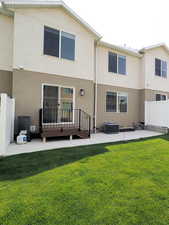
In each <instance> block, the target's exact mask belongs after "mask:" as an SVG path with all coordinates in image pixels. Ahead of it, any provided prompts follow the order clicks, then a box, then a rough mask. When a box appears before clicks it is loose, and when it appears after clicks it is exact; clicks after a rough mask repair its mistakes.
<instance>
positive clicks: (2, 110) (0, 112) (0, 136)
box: [0, 94, 7, 156]
mask: <svg viewBox="0 0 169 225" xmlns="http://www.w3.org/2000/svg"><path fill="white" fill-rule="evenodd" d="M0 99H1V100H0V127H1V129H0V156H4V155H5V152H6V147H7V146H6V122H7V121H6V111H7V95H6V94H1V95H0Z"/></svg>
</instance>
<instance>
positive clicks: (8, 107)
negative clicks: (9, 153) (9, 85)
mask: <svg viewBox="0 0 169 225" xmlns="http://www.w3.org/2000/svg"><path fill="white" fill-rule="evenodd" d="M14 117H15V100H14V99H11V98H9V97H8V96H7V94H0V155H5V153H6V149H7V146H8V145H9V144H10V142H12V141H13V138H14Z"/></svg>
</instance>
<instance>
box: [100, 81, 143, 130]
mask: <svg viewBox="0 0 169 225" xmlns="http://www.w3.org/2000/svg"><path fill="white" fill-rule="evenodd" d="M107 91H112V92H125V93H127V94H128V112H126V113H117V112H106V92H107ZM139 121H140V90H136V89H131V88H123V87H116V86H110V85H100V84H99V85H98V103H97V127H100V126H101V125H102V124H103V123H104V122H115V123H117V124H119V125H121V126H132V125H133V123H138V122H139Z"/></svg>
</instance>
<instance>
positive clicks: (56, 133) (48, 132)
mask: <svg viewBox="0 0 169 225" xmlns="http://www.w3.org/2000/svg"><path fill="white" fill-rule="evenodd" d="M73 135H76V136H78V137H80V138H89V132H88V131H87V130H79V129H78V128H63V127H62V128H53V127H52V128H43V129H42V132H41V137H42V138H48V137H64V136H73Z"/></svg>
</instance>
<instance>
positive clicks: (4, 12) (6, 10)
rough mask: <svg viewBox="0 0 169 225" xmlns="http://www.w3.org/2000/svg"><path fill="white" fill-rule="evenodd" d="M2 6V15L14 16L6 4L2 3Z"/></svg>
mask: <svg viewBox="0 0 169 225" xmlns="http://www.w3.org/2000/svg"><path fill="white" fill-rule="evenodd" d="M0 3H1V5H0V14H3V15H6V16H13V15H14V13H13V12H12V11H10V10H8V9H7V8H6V7H5V5H4V2H2V1H0Z"/></svg>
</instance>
